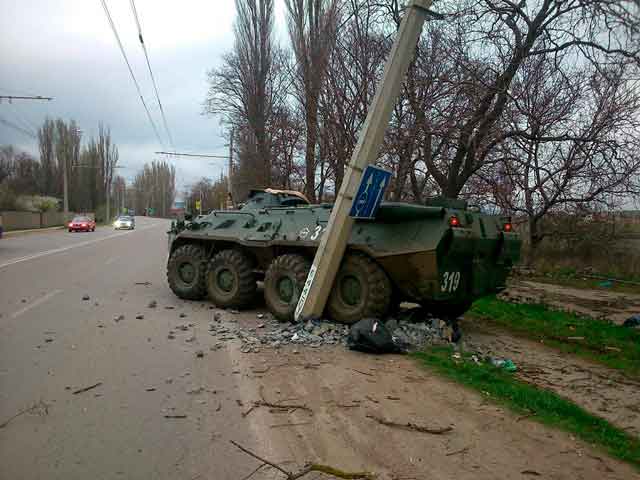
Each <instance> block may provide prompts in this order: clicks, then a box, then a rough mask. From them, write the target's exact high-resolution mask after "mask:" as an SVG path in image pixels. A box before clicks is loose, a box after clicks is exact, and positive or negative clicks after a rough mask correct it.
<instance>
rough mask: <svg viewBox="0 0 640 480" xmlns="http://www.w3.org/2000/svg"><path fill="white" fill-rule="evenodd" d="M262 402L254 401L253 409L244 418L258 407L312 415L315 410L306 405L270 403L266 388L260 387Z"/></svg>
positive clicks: (245, 413)
mask: <svg viewBox="0 0 640 480" xmlns="http://www.w3.org/2000/svg"><path fill="white" fill-rule="evenodd" d="M259 390H260V400H257V401H254V402H253V405H252V406H251V408H249V410H247V411H246V412H243V413H242V416H243V417H246V416H247V415H249V414H250V413H251V412H253V411H254V410H255V409H256V408H258V407H269V408H271V409H274V410H279V411H286V412H289V413H290V412H293V411H295V410H305V411H307V412H309V413H310V414H312V415H313V410H311V409H310V408H309V407H307V406H306V405H298V404H284V403H279V402H276V403H274V402H269V401H267V400H266V399H265V398H264V386H263V385H260V389H259Z"/></svg>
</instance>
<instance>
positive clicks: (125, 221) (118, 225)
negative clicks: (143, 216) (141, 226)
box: [113, 215, 136, 230]
mask: <svg viewBox="0 0 640 480" xmlns="http://www.w3.org/2000/svg"><path fill="white" fill-rule="evenodd" d="M113 228H114V229H116V230H120V229H123V228H126V229H127V230H133V229H134V228H136V219H135V218H134V217H129V216H128V215H121V216H119V217H118V218H116V221H115V222H113Z"/></svg>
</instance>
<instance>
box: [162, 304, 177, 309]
mask: <svg viewBox="0 0 640 480" xmlns="http://www.w3.org/2000/svg"><path fill="white" fill-rule="evenodd" d="M164 308H165V310H173V309H174V308H176V307H174V306H173V305H167V306H166V307H164Z"/></svg>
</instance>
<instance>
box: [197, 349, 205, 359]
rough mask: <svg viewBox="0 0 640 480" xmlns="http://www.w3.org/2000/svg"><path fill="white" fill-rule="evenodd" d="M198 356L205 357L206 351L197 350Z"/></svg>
mask: <svg viewBox="0 0 640 480" xmlns="http://www.w3.org/2000/svg"><path fill="white" fill-rule="evenodd" d="M196 357H197V358H202V357H204V352H203V351H202V350H197V351H196Z"/></svg>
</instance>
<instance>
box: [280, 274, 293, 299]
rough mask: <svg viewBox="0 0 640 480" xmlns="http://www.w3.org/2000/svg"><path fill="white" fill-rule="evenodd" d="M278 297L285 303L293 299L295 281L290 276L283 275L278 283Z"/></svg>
mask: <svg viewBox="0 0 640 480" xmlns="http://www.w3.org/2000/svg"><path fill="white" fill-rule="evenodd" d="M276 288H277V292H278V297H279V298H280V300H282V301H283V302H285V303H290V302H291V300H292V299H293V290H294V288H293V282H292V281H291V279H290V278H289V277H282V278H280V279H279V280H278V283H277V286H276Z"/></svg>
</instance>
